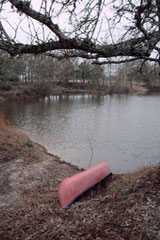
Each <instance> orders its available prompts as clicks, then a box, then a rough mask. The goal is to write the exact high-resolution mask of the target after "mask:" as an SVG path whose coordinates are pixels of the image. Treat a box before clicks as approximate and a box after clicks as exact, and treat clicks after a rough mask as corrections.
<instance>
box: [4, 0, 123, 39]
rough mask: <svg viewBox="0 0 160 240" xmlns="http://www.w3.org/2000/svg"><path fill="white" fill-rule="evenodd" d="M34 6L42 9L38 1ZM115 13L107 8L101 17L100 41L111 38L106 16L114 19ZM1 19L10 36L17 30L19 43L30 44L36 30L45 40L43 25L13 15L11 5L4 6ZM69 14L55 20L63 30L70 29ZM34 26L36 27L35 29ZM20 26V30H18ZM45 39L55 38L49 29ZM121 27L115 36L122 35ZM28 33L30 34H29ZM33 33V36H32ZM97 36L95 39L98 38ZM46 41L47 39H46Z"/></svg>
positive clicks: (115, 32)
mask: <svg viewBox="0 0 160 240" xmlns="http://www.w3.org/2000/svg"><path fill="white" fill-rule="evenodd" d="M32 5H33V7H34V9H36V10H39V8H40V3H39V2H38V1H37V0H32ZM112 15H113V13H112V12H111V11H110V9H109V8H108V7H106V8H105V9H104V12H103V13H102V17H101V21H100V22H99V26H100V25H101V31H100V34H99V38H98V40H102V39H103V41H104V40H106V39H108V37H109V31H108V24H107V21H106V19H104V18H105V16H107V18H108V19H109V18H112ZM1 19H3V20H2V22H3V25H4V26H5V29H6V30H7V32H8V33H9V35H11V36H12V37H14V36H15V30H16V39H17V40H18V41H19V42H23V43H26V42H27V43H29V42H30V39H31V36H30V35H31V34H33V35H34V34H35V33H34V32H35V31H34V30H36V31H37V33H38V34H37V35H38V37H39V38H41V39H42V40H43V37H44V36H43V34H42V32H43V29H42V25H41V24H39V23H38V22H37V21H34V20H33V21H32V22H31V21H29V22H30V23H29V24H28V20H27V17H25V15H24V14H23V15H22V16H19V15H18V14H17V13H16V12H15V13H13V12H12V9H11V5H10V3H7V4H4V10H3V11H2V12H1ZM67 21H68V20H67V14H62V15H61V16H60V17H59V18H54V23H57V24H59V26H60V28H61V29H68V28H70V27H71V26H70V25H69V24H68V22H67ZM33 25H34V27H33ZM17 26H18V29H17ZM44 29H45V38H46V39H47V37H49V38H53V37H54V34H50V35H49V36H48V34H49V32H50V31H48V29H47V28H46V27H45V28H44ZM120 29H121V28H120V26H119V28H117V29H116V30H115V31H114V33H113V35H114V36H116V37H118V36H119V35H120ZM27 33H28V34H27ZM30 33H31V34H30ZM98 33H99V27H98V28H97V31H96V35H98ZM96 35H95V37H97V36H96ZM44 40H45V39H44Z"/></svg>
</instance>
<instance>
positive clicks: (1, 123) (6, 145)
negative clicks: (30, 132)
mask: <svg viewBox="0 0 160 240" xmlns="http://www.w3.org/2000/svg"><path fill="white" fill-rule="evenodd" d="M27 141H28V137H27V136H26V135H25V134H23V133H20V132H19V131H18V130H16V129H15V128H13V127H12V126H11V124H10V123H9V121H7V120H6V119H5V117H4V115H3V114H2V113H0V150H1V151H3V152H4V151H5V152H7V151H14V150H16V149H18V148H20V147H21V146H22V145H24V143H25V142H27Z"/></svg>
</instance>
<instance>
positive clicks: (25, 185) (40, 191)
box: [0, 116, 160, 240]
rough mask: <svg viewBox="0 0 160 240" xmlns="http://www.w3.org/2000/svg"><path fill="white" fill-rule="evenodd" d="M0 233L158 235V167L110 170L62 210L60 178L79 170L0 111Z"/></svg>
mask: <svg viewBox="0 0 160 240" xmlns="http://www.w3.org/2000/svg"><path fill="white" fill-rule="evenodd" d="M0 148H1V151H0V173H1V174H0V239H3V240H13V239H18V240H32V239H33V240H37V239H46V240H49V239H54V240H55V239H63V240H64V239H67V240H68V239H78V240H79V239H81V240H82V239H83V240H86V239H88V240H92V239H94V240H95V239H97V240H100V239H121V240H122V239H126V240H127V239H133V240H136V239H137V240H140V239H144V240H153V239H155V240H159V239H160V205H159V202H160V167H158V166H157V167H150V168H145V169H143V170H140V171H137V172H135V173H132V174H121V175H113V176H112V177H110V178H109V179H106V180H105V181H104V182H102V183H101V184H99V185H98V186H97V187H95V188H94V189H92V190H91V191H89V192H87V193H86V194H84V195H83V196H82V197H81V198H80V199H79V200H78V201H77V202H75V203H74V204H73V205H72V206H71V207H70V208H69V209H68V210H67V211H65V210H63V209H61V208H60V206H59V202H58V194H57V191H58V187H59V184H60V182H61V181H62V180H63V179H64V178H66V177H68V176H71V175H73V174H76V173H78V172H79V171H80V170H79V169H77V167H74V166H72V165H69V164H67V163H64V162H61V161H59V159H58V157H56V156H53V155H51V154H47V153H46V151H45V149H44V148H43V147H41V146H39V145H38V144H35V143H32V142H31V141H30V139H29V138H28V137H27V136H26V135H25V134H22V133H20V132H19V131H18V130H15V129H13V128H12V127H11V126H10V125H9V124H8V123H6V121H5V119H4V118H3V116H1V117H0Z"/></svg>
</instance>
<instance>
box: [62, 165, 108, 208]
mask: <svg viewBox="0 0 160 240" xmlns="http://www.w3.org/2000/svg"><path fill="white" fill-rule="evenodd" d="M109 175H111V171H110V168H109V166H108V164H107V163H105V162H102V163H99V164H97V165H96V166H94V167H92V168H89V169H87V170H85V171H83V172H81V173H78V174H76V175H73V176H71V177H69V178H66V179H65V180H64V181H63V182H62V183H61V184H60V186H59V190H58V198H59V202H60V206H61V207H62V208H65V209H66V208H68V207H69V206H70V205H71V204H72V202H73V201H74V200H75V199H76V198H78V197H79V196H80V195H81V194H82V193H84V192H86V191H87V190H88V189H90V188H91V187H93V186H94V185H95V184H97V183H98V182H100V181H102V180H103V179H104V178H106V177H108V176H109Z"/></svg>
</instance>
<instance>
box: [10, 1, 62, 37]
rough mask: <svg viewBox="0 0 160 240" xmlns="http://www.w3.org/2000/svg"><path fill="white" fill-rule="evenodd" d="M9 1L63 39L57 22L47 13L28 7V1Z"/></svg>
mask: <svg viewBox="0 0 160 240" xmlns="http://www.w3.org/2000/svg"><path fill="white" fill-rule="evenodd" d="M9 2H10V3H11V4H12V5H13V6H14V7H15V8H17V10H18V11H20V12H23V13H25V14H26V15H27V16H29V17H31V18H32V19H35V20H37V21H38V22H41V23H43V24H44V25H46V26H47V27H48V28H49V29H50V30H51V31H52V32H53V33H55V34H56V36H57V37H58V38H59V39H65V35H64V34H63V33H62V32H61V31H60V29H59V27H58V25H57V24H54V23H53V22H52V20H51V18H50V16H48V15H43V14H41V13H40V12H37V11H35V10H33V9H32V8H31V7H30V3H29V2H25V1H20V0H9Z"/></svg>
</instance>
